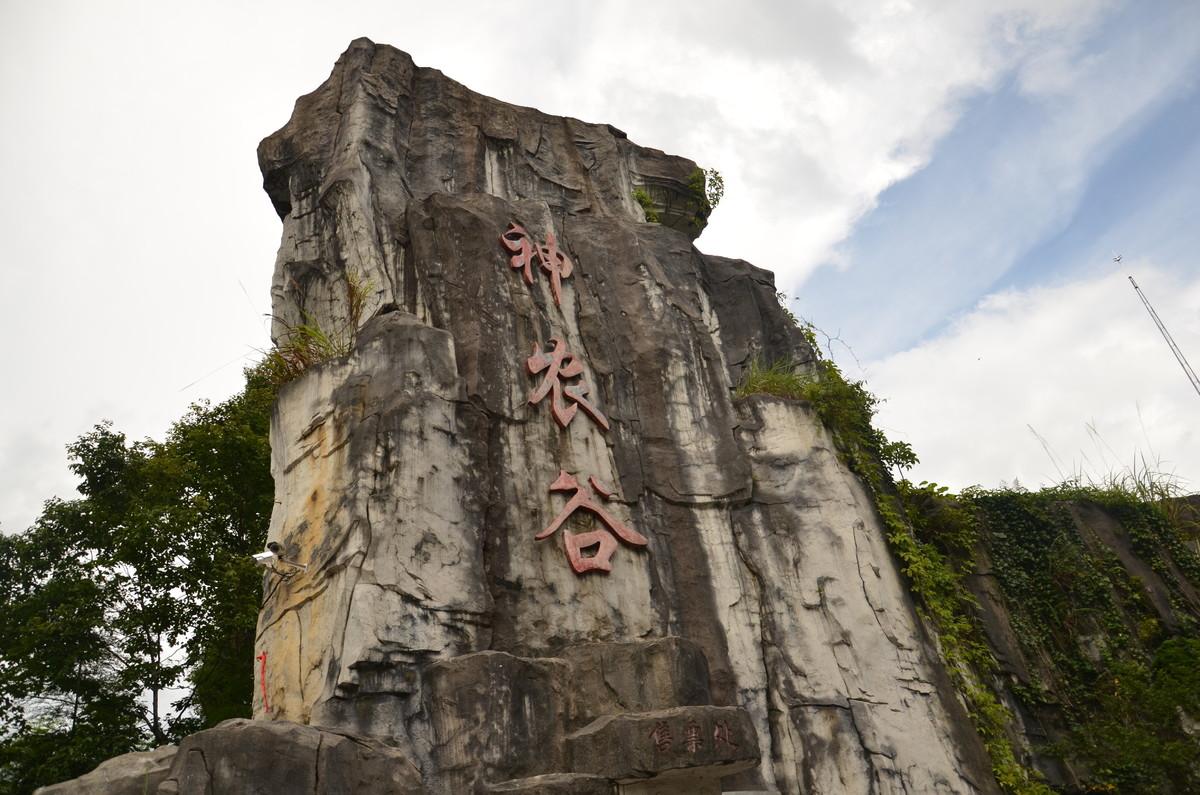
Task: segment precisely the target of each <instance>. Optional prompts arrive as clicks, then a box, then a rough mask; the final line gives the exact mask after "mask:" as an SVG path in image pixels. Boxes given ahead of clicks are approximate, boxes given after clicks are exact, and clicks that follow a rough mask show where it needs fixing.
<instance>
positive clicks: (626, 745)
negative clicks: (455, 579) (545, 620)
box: [39, 638, 759, 795]
mask: <svg viewBox="0 0 1200 795" xmlns="http://www.w3.org/2000/svg"><path fill="white" fill-rule="evenodd" d="M422 680H423V693H424V712H425V713H426V714H427V715H428V719H429V722H430V725H431V729H432V731H431V734H432V736H433V738H434V745H433V748H432V750H431V752H430V758H429V759H428V760H427V761H426V763H425V771H424V776H422V773H421V771H420V770H419V769H418V767H417V765H416V764H415V761H417V760H412V759H410V758H408V756H406V755H405V754H404V753H403V752H402V751H401V750H399V749H398V748H396V747H394V746H392V745H389V743H388V741H387V740H388V738H368V737H364V736H361V735H355V734H351V733H348V732H345V731H339V730H335V729H329V728H318V727H315V726H303V725H300V724H297V723H291V722H288V721H263V720H255V721H250V720H240V719H239V720H230V721H225V722H224V723H221V724H220V725H218V726H216V727H215V728H212V729H208V730H206V731H202V732H197V733H196V734H193V735H191V736H190V737H187V738H186V739H184V741H183V742H182V743H180V745H179V748H178V749H175V748H174V747H173V746H166V747H164V748H160V749H158V750H156V751H151V752H147V753H143V754H126V755H125V756H121V757H117V758H116V759H112V760H109V761H108V762H105V763H104V764H103V765H101V766H100V767H99V768H97V769H96V770H94V771H92V772H91V773H89V774H87V775H86V776H83V777H81V778H78V779H75V780H74V781H68V782H64V783H62V784H56V785H54V786H53V787H49V788H45V789H43V790H41V791H40V793H39V795H147V793H156V794H157V795H208V793H222V795H225V794H228V795H240V794H241V793H247V795H249V794H250V793H261V792H266V791H270V792H281V793H282V792H287V793H298V794H300V793H303V794H304V795H307V794H308V793H313V794H314V795H343V793H345V795H352V794H353V795H374V794H375V793H379V795H383V794H384V793H389V795H409V794H411V795H417V794H418V793H420V794H421V795H462V794H463V793H496V794H497V795H498V794H499V793H508V794H511V795H517V794H518V793H519V794H520V795H612V793H627V794H628V795H685V794H686V795H710V793H711V794H712V795H716V794H717V793H720V792H721V783H720V780H721V779H722V778H723V777H725V776H728V775H731V774H733V773H737V772H740V771H743V770H747V769H749V768H752V767H755V766H756V765H757V764H758V762H759V748H758V737H757V734H756V732H755V729H754V724H753V722H752V721H751V719H750V716H749V715H748V714H747V712H746V711H745V710H744V709H741V708H740V707H715V706H712V705H711V704H709V703H708V702H709V701H710V696H709V689H708V663H707V661H706V659H705V657H704V654H703V653H702V652H701V651H700V649H699V647H697V646H696V644H694V643H691V642H690V641H686V640H683V639H680V638H662V639H659V640H652V641H640V642H630V643H590V644H581V645H579V646H576V647H575V648H573V649H572V650H571V651H570V653H569V654H568V655H566V656H565V657H562V658H559V657H546V658H537V657H517V656H515V655H512V654H507V653H505V652H497V651H485V652H478V653H475V654H465V655H462V656H459V657H455V658H453V659H450V660H444V661H441V662H436V663H432V664H430V665H428V666H427V667H426V668H425V670H424V672H423V676H422ZM348 701H349V702H351V703H348V704H347V705H346V706H347V707H348V708H350V709H354V708H356V705H355V704H354V703H352V702H353V701H354V699H353V698H350V699H348Z"/></svg>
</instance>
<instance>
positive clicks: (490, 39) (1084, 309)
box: [0, 0, 1200, 532]
mask: <svg viewBox="0 0 1200 795" xmlns="http://www.w3.org/2000/svg"><path fill="white" fill-rule="evenodd" d="M736 7H737V11H736V12H733V11H731V9H732V8H734V6H733V5H732V4H729V3H719V2H705V1H702V0H691V1H690V2H688V3H646V2H590V3H586V4H585V3H565V2H564V3H553V2H541V3H527V2H521V1H520V0H510V2H507V3H504V4H497V3H479V4H471V3H467V2H461V1H460V2H455V3H428V2H426V3H410V2H401V0H388V1H387V2H374V3H366V2H359V3H354V2H344V3H338V4H333V3H328V2H319V3H318V2H304V1H298V0H292V2H286V3H284V2H260V3H244V2H238V3H232V2H230V3H223V2H210V3H189V4H186V5H184V4H175V3H165V2H144V3H130V2H106V3H91V2H75V3H64V2H51V1H49V0H41V2H37V3H31V2H25V3H18V2H11V1H8V2H3V3H2V4H0V64H2V66H0V107H3V108H4V115H3V119H4V121H3V127H2V128H0V136H2V138H0V140H2V145H0V173H2V174H3V175H4V177H5V186H4V190H3V191H2V192H0V204H2V209H3V212H2V213H0V232H2V240H3V243H4V245H3V247H2V248H0V267H2V268H3V276H4V278H3V280H2V281H0V329H2V330H3V337H4V339H5V341H6V344H4V345H3V346H0V372H3V373H4V374H5V379H4V389H3V397H2V398H0V400H2V401H3V402H2V403H0V406H2V407H3V409H4V411H3V412H2V413H0V483H2V484H3V485H2V486H0V529H4V530H7V531H10V532H11V531H13V530H19V529H23V528H24V527H25V526H27V525H28V524H29V522H30V521H31V520H32V519H33V518H34V517H35V516H36V515H37V513H38V511H39V510H40V506H41V503H42V501H43V500H44V499H46V498H47V497H49V496H51V495H54V494H58V495H63V496H70V494H71V493H72V489H73V485H74V481H73V478H72V477H71V475H70V473H69V472H68V470H67V461H66V455H65V451H64V446H65V445H66V444H67V443H68V442H69V441H71V440H72V439H74V438H75V437H77V436H78V435H79V434H81V433H83V432H85V431H87V430H88V429H89V428H90V427H91V426H92V425H93V424H95V423H96V422H98V421H99V420H101V419H111V420H112V421H113V422H114V423H115V424H116V426H117V427H118V428H119V429H122V430H124V431H126V432H127V433H128V434H129V435H131V436H133V437H143V436H154V437H161V435H162V433H163V432H164V431H165V430H166V428H167V427H168V426H169V424H170V423H171V421H172V420H174V419H176V418H178V417H179V416H180V415H181V414H182V413H183V412H184V411H185V410H186V408H187V406H188V404H190V403H191V402H193V401H197V400H201V399H211V400H220V399H222V398H224V397H226V396H228V395H230V394H232V393H233V392H234V391H236V390H237V389H238V388H239V386H240V379H241V376H240V369H241V366H242V365H243V364H245V363H247V362H249V361H250V360H251V359H253V358H254V357H255V356H257V355H258V354H257V353H256V351H258V350H260V349H263V348H265V347H267V345H268V344H269V343H268V339H267V332H266V324H265V322H264V314H265V313H266V312H267V311H268V308H269V300H268V289H269V282H270V276H271V269H272V265H273V261H274V253H275V249H276V246H277V244H278V239H279V221H278V219H277V218H276V216H275V214H274V212H273V211H272V209H271V205H270V202H269V201H268V200H267V198H266V195H265V194H263V193H262V191H261V188H260V177H259V173H258V169H257V165H256V162H255V147H256V146H257V143H258V141H259V140H260V139H261V138H262V137H264V136H265V135H267V134H268V133H270V132H271V131H273V130H275V129H277V128H278V127H280V126H282V124H283V123H284V122H285V121H286V120H287V118H288V116H289V114H290V112H291V107H292V103H293V102H294V100H295V98H296V97H297V96H299V95H300V94H302V93H305V92H308V91H310V90H312V89H313V88H315V87H316V86H317V85H318V84H319V83H320V82H321V81H322V80H323V79H324V78H325V77H326V76H327V75H328V73H329V70H330V68H331V66H332V64H333V62H334V60H335V59H336V58H337V56H338V54H339V53H340V52H341V51H342V50H344V49H345V47H346V45H347V44H348V43H349V41H350V40H351V39H353V38H355V37H357V36H364V35H365V36H368V37H370V38H372V39H374V40H375V41H378V42H385V43H389V44H393V45H395V46H397V47H400V48H401V49H405V50H407V51H408V52H410V53H412V55H413V56H414V58H415V59H416V61H417V62H418V63H419V64H422V65H427V66H434V67H437V68H439V69H441V70H442V71H444V72H445V73H447V74H448V75H450V76H451V77H454V78H456V79H458V80H460V81H461V82H463V83H465V84H467V85H468V86H470V87H472V88H474V89H476V90H478V91H481V92H483V93H486V94H490V95H492V96H496V97H499V98H501V99H504V100H507V101H510V102H515V103H518V104H523V105H532V106H536V107H538V108H540V109H542V110H544V111H547V112H550V113H555V114H562V115H570V116H575V117H579V118H582V119H585V120H589V121H597V122H608V123H611V124H614V125H615V126H617V127H620V128H621V129H623V130H625V131H627V132H628V133H629V135H630V137H631V138H632V139H633V140H635V141H637V142H638V143H641V144H644V145H648V146H654V147H658V148H661V149H665V150H667V151H669V152H673V153H678V154H683V155H687V156H689V157H692V158H693V159H695V160H697V161H699V162H701V163H702V164H704V165H709V166H714V167H716V168H718V169H719V170H720V171H721V172H722V173H723V174H724V176H725V181H726V198H725V200H724V202H723V203H722V204H721V206H720V208H719V209H718V210H717V211H716V213H715V214H714V216H713V218H712V223H711V225H710V227H709V229H708V230H707V231H706V232H705V234H704V236H703V237H702V238H701V240H700V241H699V245H700V247H701V248H702V249H703V250H704V251H707V252H710V253H717V254H724V255H729V256H739V257H743V258H745V259H748V260H751V261H752V262H754V263H755V264H757V265H760V266H762V267H766V268H769V269H771V270H773V271H775V272H776V274H777V275H778V280H779V284H780V287H781V288H782V289H785V290H786V291H787V292H788V293H789V294H790V295H793V296H795V306H796V308H797V310H798V312H799V313H800V314H802V315H803V316H805V317H807V318H810V319H811V320H812V321H814V322H815V323H816V324H817V325H818V326H819V327H821V328H822V329H824V330H825V331H826V332H827V333H828V334H829V335H830V336H831V337H833V338H834V341H833V342H832V347H833V351H834V354H835V355H836V356H837V358H838V359H839V361H840V362H841V363H842V364H843V366H844V367H845V369H846V370H847V372H848V373H849V374H850V375H852V376H854V377H859V378H865V379H866V380H867V382H868V384H869V385H870V387H871V388H872V389H873V390H874V391H875V392H877V393H878V394H880V395H881V396H883V397H885V398H886V399H887V402H886V403H885V404H884V407H883V410H882V413H881V415H880V421H881V423H882V424H883V425H884V427H885V428H886V429H887V431H888V432H889V433H890V434H892V435H893V436H895V437H897V438H902V439H905V440H907V441H909V442H910V443H911V444H912V445H913V446H914V447H915V448H916V450H917V452H918V454H919V455H920V456H921V459H922V464H921V466H920V467H919V469H918V471H917V472H916V475H917V477H920V478H927V479H931V480H937V481H939V482H942V483H946V484H948V485H951V486H954V487H961V486H965V485H969V484H972V483H979V484H983V485H989V486H993V485H997V484H998V483H1000V482H1001V481H1006V482H1011V481H1012V480H1013V479H1014V478H1016V479H1019V480H1020V482H1021V483H1023V484H1026V485H1030V486H1033V485H1037V484H1039V483H1049V482H1053V481H1056V480H1059V479H1060V478H1061V477H1062V476H1064V475H1071V474H1079V473H1083V474H1085V475H1091V476H1093V477H1097V478H1099V477H1102V476H1103V475H1104V474H1105V473H1108V472H1111V471H1119V470H1120V469H1121V468H1122V467H1123V466H1128V464H1129V463H1130V462H1132V461H1133V460H1135V456H1141V457H1144V458H1146V459H1147V460H1148V461H1150V462H1151V463H1157V465H1158V466H1160V467H1161V468H1162V469H1165V470H1167V471H1173V472H1175V473H1176V474H1177V475H1178V476H1179V477H1181V478H1184V479H1186V480H1187V481H1188V482H1189V485H1190V487H1191V488H1193V489H1195V488H1197V487H1200V430H1198V429H1200V396H1198V395H1197V394H1196V393H1195V392H1194V391H1193V390H1192V388H1191V387H1190V386H1189V384H1188V382H1187V380H1186V379H1185V377H1184V375H1183V373H1182V372H1181V370H1180V368H1179V367H1178V365H1177V364H1176V362H1175V361H1174V359H1173V358H1172V356H1171V354H1170V352H1169V350H1168V349H1167V347H1166V345H1165V344H1164V343H1163V341H1162V340H1161V338H1160V337H1158V333H1157V331H1156V330H1155V328H1154V326H1153V325H1152V324H1151V321H1150V320H1149V318H1148V317H1147V316H1146V314H1145V311H1144V309H1143V308H1142V306H1141V304H1140V303H1139V302H1138V300H1137V297H1136V295H1135V294H1134V293H1133V291H1132V289H1131V288H1130V286H1129V283H1128V281H1127V280H1126V276H1127V275H1128V274H1133V275H1134V276H1135V277H1136V278H1137V279H1138V280H1139V283H1140V284H1141V285H1142V286H1143V288H1144V289H1145V291H1146V293H1147V294H1148V295H1149V297H1150V299H1151V301H1153V302H1154V304H1155V306H1156V307H1157V309H1158V312H1159V314H1160V315H1161V316H1162V318H1163V319H1164V321H1165V322H1166V323H1167V325H1168V326H1169V327H1170V329H1171V331H1172V332H1173V334H1174V335H1175V338H1176V340H1177V342H1178V343H1179V345H1180V347H1181V348H1182V349H1183V350H1184V352H1185V353H1187V354H1190V355H1191V356H1192V359H1193V361H1195V362H1196V364H1197V365H1200V245H1198V244H1200V223H1197V222H1198V221H1200V218H1198V215H1197V213H1198V212H1200V210H1198V208H1200V83H1198V82H1197V77H1198V76H1200V4H1198V3H1195V2H1191V0H1178V1H1177V2H1157V1H1156V0H1149V1H1148V2H1127V3H1117V2H1112V3H1109V2H1083V1H1082V0H1079V1H1076V0H1064V2H1050V1H1048V0H989V1H988V2H920V1H919V0H914V1H913V2H899V1H886V2H885V1H882V0H881V1H880V2H860V1H858V0H854V1H847V2H843V3H838V2H828V3H826V2H770V3H768V2H760V3H750V2H743V3H739V4H737V6H736ZM1117 254H1120V255H1121V256H1122V261H1121V262H1120V263H1119V264H1117V263H1114V262H1113V258H1114V257H1115V256H1116V255H1117ZM1031 429H1032V430H1031ZM1035 431H1036V433H1037V434H1038V435H1040V436H1041V437H1042V439H1044V442H1045V444H1044V445H1043V443H1042V441H1039V439H1038V438H1037V436H1035V433H1034V432H1035ZM1047 449H1048V450H1049V451H1050V452H1049V454H1048V453H1047Z"/></svg>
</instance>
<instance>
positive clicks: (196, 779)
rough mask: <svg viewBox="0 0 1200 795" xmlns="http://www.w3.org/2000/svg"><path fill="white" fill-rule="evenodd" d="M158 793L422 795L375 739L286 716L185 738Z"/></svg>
mask: <svg viewBox="0 0 1200 795" xmlns="http://www.w3.org/2000/svg"><path fill="white" fill-rule="evenodd" d="M149 791H151V792H153V790H149ZM157 792H158V795H214V794H215V793H221V795H256V794H257V793H267V792H272V793H274V792H278V793H285V792H286V793H288V795H293V793H294V795H420V793H422V792H423V790H422V788H421V775H420V773H419V772H418V770H417V768H416V767H415V766H414V765H413V764H412V763H411V762H409V761H408V760H407V759H406V758H405V757H404V755H403V754H401V753H400V752H399V751H397V750H396V749H394V748H389V747H388V746H386V745H384V744H383V743H381V742H379V741H376V740H370V739H366V738H362V737H355V736H352V735H347V734H344V733H342V732H336V731H331V730H328V729H324V730H323V729H316V728H313V727H311V726H300V725H297V724H294V723H288V722H285V721H249V720H241V719H236V720H227V721H225V722H224V723H220V724H218V725H217V726H216V727H214V728H212V729H208V730H206V731H202V732H197V733H196V734H193V735H191V736H189V737H187V738H186V739H184V741H183V742H182V743H181V744H180V746H179V751H178V753H177V754H176V755H175V758H174V761H173V763H172V765H171V771H170V774H169V776H168V777H167V778H166V780H165V781H163V782H162V784H160V785H159V787H158V790H157Z"/></svg>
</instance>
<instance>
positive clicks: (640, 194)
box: [633, 188, 660, 224]
mask: <svg viewBox="0 0 1200 795" xmlns="http://www.w3.org/2000/svg"><path fill="white" fill-rule="evenodd" d="M633 200H634V201H635V202H637V203H638V204H639V205H640V206H641V208H642V212H643V213H645V215H646V220H647V221H648V222H649V223H652V224H657V223H658V222H659V221H660V216H659V214H658V209H657V208H656V207H655V206H654V199H652V198H650V194H649V193H647V192H646V190H645V189H644V188H634V189H633Z"/></svg>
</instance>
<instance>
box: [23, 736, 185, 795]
mask: <svg viewBox="0 0 1200 795" xmlns="http://www.w3.org/2000/svg"><path fill="white" fill-rule="evenodd" d="M176 751H177V749H176V748H175V746H173V745H164V746H160V747H158V748H155V749H154V750H153V751H135V752H134V753H130V754H122V755H121V756H114V757H113V758H112V759H109V760H108V761H106V762H103V763H101V764H100V766H99V767H97V768H96V769H95V770H93V771H92V772H90V773H87V774H85V775H82V776H80V777H79V778H74V779H71V780H70V781H64V782H62V783H60V784H54V785H51V786H49V787H39V788H38V789H36V790H34V795H145V794H146V793H148V792H151V793H152V792H156V791H157V790H158V785H159V784H160V783H162V782H163V781H165V780H166V778H167V775H168V773H169V771H170V769H171V760H172V759H174V758H175V753H176Z"/></svg>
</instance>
